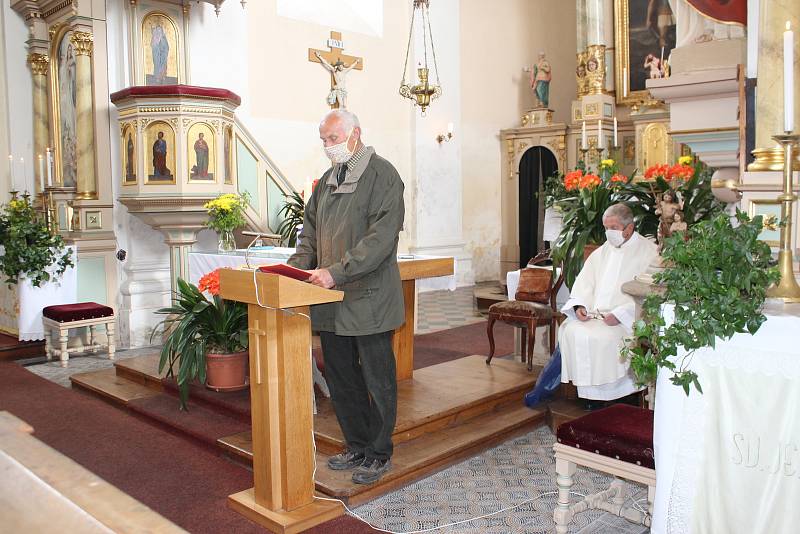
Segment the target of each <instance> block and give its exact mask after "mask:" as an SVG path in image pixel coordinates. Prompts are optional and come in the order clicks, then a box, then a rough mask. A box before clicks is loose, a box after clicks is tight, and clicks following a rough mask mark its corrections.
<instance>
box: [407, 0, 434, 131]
mask: <svg viewBox="0 0 800 534" xmlns="http://www.w3.org/2000/svg"><path fill="white" fill-rule="evenodd" d="M417 15H419V19H420V25H421V26H422V47H423V54H422V58H423V60H422V62H421V63H419V64H418V65H417V77H418V79H419V81H418V83H417V84H415V85H412V82H413V80H408V81H407V80H406V74H407V73H408V57H409V56H410V55H411V45H412V43H411V41H412V39H413V38H414V21H415V20H416V18H417ZM429 42H430V55H431V58H432V59H433V74H434V75H435V78H436V83H435V84H432V83H431V72H430V69H429V68H428V43H429ZM400 96H402V97H403V98H408V99H409V100H411V102H412V103H413V104H414V105H415V106H419V107H420V109H421V110H422V116H423V117H424V116H425V111H426V109H427V108H428V106H429V105H430V104H431V101H432V100H434V99H436V98H439V97H440V96H442V85H441V83H440V82H439V67H438V66H437V65H436V49H435V48H434V47H433V34H431V17H430V0H414V7H413V10H412V12H411V27H410V28H409V30H408V48H407V49H406V61H405V63H404V64H403V80H402V81H401V82H400Z"/></svg>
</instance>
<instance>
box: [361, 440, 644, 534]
mask: <svg viewBox="0 0 800 534" xmlns="http://www.w3.org/2000/svg"><path fill="white" fill-rule="evenodd" d="M554 441H555V438H554V436H553V434H552V433H551V432H550V429H549V428H547V427H540V428H538V429H536V430H535V431H533V432H530V433H528V434H526V435H524V436H520V437H518V438H515V439H512V440H510V441H507V442H506V443H503V444H502V445H499V446H497V447H495V448H493V449H490V450H488V451H486V452H484V453H483V454H481V455H478V456H475V457H473V458H470V459H469V460H466V461H464V462H461V463H460V464H457V465H454V466H452V467H450V468H449V469H445V470H444V471H441V472H439V473H437V474H435V475H433V476H431V477H428V478H426V479H424V480H421V481H419V482H417V483H415V484H412V485H410V486H407V487H405V488H403V489H401V490H398V491H395V492H394V493H390V494H388V495H385V496H384V497H381V498H380V499H377V500H375V501H372V502H370V503H368V504H365V505H363V506H360V507H358V508H356V509H355V510H354V511H355V512H356V513H357V514H358V515H359V516H361V517H362V518H363V519H365V520H367V521H369V522H370V523H371V524H372V525H374V526H376V527H378V528H381V529H386V530H390V531H393V532H412V531H421V530H426V529H434V528H437V527H439V529H438V530H436V532H460V533H476V534H477V533H482V534H512V533H520V534H522V533H525V534H539V533H542V534H544V533H550V532H553V531H554V530H555V524H554V523H553V509H554V508H555V506H556V501H557V495H556V494H555V491H556V484H555V460H554V459H553V443H554ZM574 480H575V483H574V485H573V491H574V492H576V493H580V494H584V495H585V494H587V493H594V492H597V491H601V490H603V489H605V488H606V487H608V485H609V484H610V483H611V480H612V478H611V477H609V476H607V475H605V474H602V473H599V472H597V471H594V470H587V469H582V468H581V469H578V470H577V472H576V474H575V478H574ZM628 488H629V492H631V493H630V494H631V498H632V499H634V500H636V501H638V502H639V504H640V505H641V506H643V507H644V506H646V501H647V489H646V488H645V487H644V486H641V485H638V484H628ZM537 497H539V498H537ZM573 498H574V499H576V500H577V499H579V498H580V497H578V496H577V495H573ZM531 499H535V500H531ZM525 501H529V502H525ZM523 502H525V504H523V505H521V506H519V507H517V508H514V509H512V510H508V511H505V512H500V513H497V514H495V515H492V516H489V517H486V518H483V519H477V520H474V521H470V522H468V523H461V524H458V525H453V526H445V525H448V524H451V523H456V522H458V521H463V520H465V519H470V518H474V517H479V516H484V515H487V514H491V513H492V512H496V511H498V510H502V509H504V508H508V507H510V506H514V505H515V504H518V503H523ZM628 504H630V502H629V503H628ZM443 526H444V528H441V527H443ZM569 532H570V533H577V534H589V533H592V534H612V533H613V534H640V533H643V532H648V529H647V528H645V527H642V526H637V525H634V524H632V523H629V522H628V521H626V520H625V519H622V518H620V517H616V516H613V515H611V514H609V513H606V512H603V511H598V510H589V511H586V512H583V513H581V514H578V516H577V517H576V518H575V519H573V521H572V524H571V527H570V530H569Z"/></svg>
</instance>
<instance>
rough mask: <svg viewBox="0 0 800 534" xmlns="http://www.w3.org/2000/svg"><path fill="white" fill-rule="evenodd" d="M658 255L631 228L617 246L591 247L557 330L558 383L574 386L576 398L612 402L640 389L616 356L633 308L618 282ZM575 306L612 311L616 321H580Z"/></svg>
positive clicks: (642, 269) (627, 331)
mask: <svg viewBox="0 0 800 534" xmlns="http://www.w3.org/2000/svg"><path fill="white" fill-rule="evenodd" d="M657 255H658V250H657V248H656V245H655V244H654V243H653V242H651V241H650V240H648V239H645V238H644V237H642V236H641V235H639V234H638V233H636V232H634V233H633V235H632V236H631V238H630V239H628V241H626V242H625V243H623V244H622V246H621V247H619V248H617V247H614V246H612V245H611V244H609V243H605V244H604V245H603V246H601V247H600V248H599V249H597V250H596V251H594V252H593V253H592V254H591V255H590V256H589V257H588V258H587V260H586V263H585V264H584V266H583V269H581V272H580V273H579V274H578V276H577V278H576V279H575V283H574V284H573V286H572V291H571V292H570V298H569V300H568V301H567V302H566V304H564V307H563V308H562V309H561V311H562V312H564V314H565V315H567V321H566V322H565V323H564V324H563V325H562V326H561V328H559V332H558V342H559V345H560V346H561V381H562V382H572V383H573V384H574V385H576V386H577V387H578V395H579V396H580V397H582V398H586V399H595V400H612V399H617V398H619V397H624V396H625V395H628V394H630V393H633V392H634V391H637V390H638V389H639V388H637V387H636V384H635V382H634V380H633V377H632V376H631V374H630V373H629V364H628V361H627V360H626V359H625V358H623V357H622V356H621V355H620V349H621V348H622V345H623V343H624V339H625V337H626V336H629V335H630V334H631V329H632V327H633V321H634V312H635V306H634V302H633V299H632V298H631V297H630V296H628V295H626V294H625V293H623V292H622V284H624V283H625V282H628V281H630V280H633V278H634V277H635V276H636V275H638V274H642V273H644V272H645V271H646V270H647V267H648V266H649V265H650V263H652V261H653V260H654V259H655V257H656V256H657ZM574 306H583V307H585V308H586V310H587V311H588V312H589V313H590V314H603V315H605V314H608V313H612V314H614V316H615V317H616V318H617V319H618V320H619V322H620V324H619V325H617V326H608V325H606V324H605V323H604V322H603V320H602V319H600V318H597V319H590V320H589V321H579V320H578V319H577V317H576V316H575V312H574Z"/></svg>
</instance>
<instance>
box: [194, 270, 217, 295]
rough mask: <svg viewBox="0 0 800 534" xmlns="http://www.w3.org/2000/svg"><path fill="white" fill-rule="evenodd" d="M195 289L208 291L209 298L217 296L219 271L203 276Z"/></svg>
mask: <svg viewBox="0 0 800 534" xmlns="http://www.w3.org/2000/svg"><path fill="white" fill-rule="evenodd" d="M197 289H199V290H200V291H208V292H209V293H210V294H211V296H216V295H219V269H215V270H213V271H211V272H210V273H207V274H205V275H203V277H202V278H200V281H199V282H198V283H197Z"/></svg>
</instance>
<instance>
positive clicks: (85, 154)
mask: <svg viewBox="0 0 800 534" xmlns="http://www.w3.org/2000/svg"><path fill="white" fill-rule="evenodd" d="M70 40H71V42H72V46H73V48H74V50H75V79H76V92H77V96H76V105H75V108H76V109H75V114H76V117H77V118H76V121H75V123H76V124H75V128H76V130H77V146H76V152H77V157H78V176H77V190H76V197H77V198H78V199H95V198H97V176H96V174H95V165H94V163H95V161H94V160H95V154H94V153H95V150H94V106H93V95H92V93H93V87H92V49H93V36H92V34H91V33H89V32H83V31H74V32H72V37H71V38H70Z"/></svg>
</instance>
